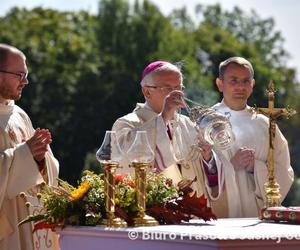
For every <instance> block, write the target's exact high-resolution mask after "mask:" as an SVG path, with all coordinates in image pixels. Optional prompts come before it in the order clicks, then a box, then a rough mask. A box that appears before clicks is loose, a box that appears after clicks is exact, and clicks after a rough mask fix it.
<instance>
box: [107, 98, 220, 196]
mask: <svg viewBox="0 0 300 250" xmlns="http://www.w3.org/2000/svg"><path fill="white" fill-rule="evenodd" d="M171 127H172V128H171V133H172V140H170V138H169V136H168V133H167V127H166V124H165V123H164V120H163V118H162V116H161V114H157V113H155V112H154V111H153V110H151V108H150V107H148V105H147V104H140V103H138V104H137V106H136V108H135V109H134V111H133V112H132V113H130V114H128V115H125V116H123V117H121V118H119V119H118V120H117V121H116V122H115V123H114V125H113V128H112V130H114V131H116V132H117V136H118V138H119V142H120V146H121V148H122V150H123V151H124V152H127V150H128V149H129V147H130V146H131V144H132V142H133V141H134V138H135V135H136V132H137V131H147V135H148V140H149V143H150V146H151V148H152V150H153V152H154V153H155V164H154V165H155V166H156V167H157V168H158V169H159V170H160V171H162V173H163V174H164V175H165V176H167V177H169V178H171V179H172V180H173V181H174V183H177V182H178V181H179V180H181V179H182V177H184V178H187V179H190V180H193V179H194V178H195V177H197V181H196V182H194V183H193V185H192V188H193V189H194V190H195V191H196V192H197V194H198V196H200V195H202V194H205V195H206V197H207V198H210V199H211V200H215V199H218V197H215V198H214V197H212V194H211V188H210V187H209V186H208V180H207V177H206V175H205V173H204V170H203V166H202V156H201V153H200V151H199V148H198V147H197V146H195V145H196V144H197V132H196V130H195V124H194V123H193V122H191V121H190V119H189V118H188V117H186V116H184V115H179V114H176V115H175V118H174V121H172V122H171ZM179 158H180V159H181V160H183V162H184V163H183V164H181V172H180V171H179V169H178V166H177V163H178V159H179ZM216 161H217V167H218V173H219V183H220V185H219V194H220V193H221V189H222V186H223V180H222V179H221V176H222V174H221V163H220V162H219V161H218V159H217V158H216ZM181 162H182V161H181ZM121 165H122V166H123V168H122V169H118V171H119V172H127V173H128V172H133V170H132V169H131V168H129V167H128V165H129V162H128V160H127V158H126V157H124V158H123V162H122V163H121Z"/></svg>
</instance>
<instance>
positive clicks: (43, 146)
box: [26, 128, 52, 161]
mask: <svg viewBox="0 0 300 250" xmlns="http://www.w3.org/2000/svg"><path fill="white" fill-rule="evenodd" d="M51 142H52V138H51V133H50V131H49V130H48V129H40V128H37V129H36V130H35V132H34V135H33V136H32V137H31V138H30V139H28V140H27V141H26V143H27V145H28V147H29V149H30V151H31V153H32V156H33V158H34V159H35V160H36V161H42V160H43V159H44V158H45V153H46V152H47V150H48V145H49V144H50V143H51Z"/></svg>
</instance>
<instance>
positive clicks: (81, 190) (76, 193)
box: [71, 182, 91, 201]
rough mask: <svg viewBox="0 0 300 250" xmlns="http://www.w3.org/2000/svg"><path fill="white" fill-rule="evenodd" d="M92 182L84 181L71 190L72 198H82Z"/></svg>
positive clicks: (74, 199) (76, 199) (75, 199)
mask: <svg viewBox="0 0 300 250" xmlns="http://www.w3.org/2000/svg"><path fill="white" fill-rule="evenodd" d="M90 187H91V186H90V184H89V183H88V182H82V183H81V184H80V186H79V187H78V188H77V189H75V190H73V191H72V192H71V198H72V200H73V201H78V200H80V199H81V198H82V197H83V196H84V195H85V194H86V192H87V191H89V189H90Z"/></svg>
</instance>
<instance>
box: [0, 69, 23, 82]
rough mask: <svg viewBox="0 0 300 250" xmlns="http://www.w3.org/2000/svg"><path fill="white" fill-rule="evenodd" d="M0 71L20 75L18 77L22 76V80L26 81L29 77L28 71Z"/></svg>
mask: <svg viewBox="0 0 300 250" xmlns="http://www.w3.org/2000/svg"><path fill="white" fill-rule="evenodd" d="M0 72H2V73H7V74H12V75H15V76H18V77H20V81H24V80H25V79H27V77H28V72H26V73H25V72H18V73H17V72H11V71H6V70H0Z"/></svg>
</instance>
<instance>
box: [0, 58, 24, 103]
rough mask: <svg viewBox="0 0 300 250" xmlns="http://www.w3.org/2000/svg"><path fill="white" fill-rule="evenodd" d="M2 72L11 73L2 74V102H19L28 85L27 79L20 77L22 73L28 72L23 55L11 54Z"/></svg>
mask: <svg viewBox="0 0 300 250" xmlns="http://www.w3.org/2000/svg"><path fill="white" fill-rule="evenodd" d="M0 71H7V72H10V73H7V72H0V102H1V103H6V102H7V100H19V99H20V98H21V95H22V90H23V88H24V87H25V86H26V85H27V84H28V80H27V78H22V77H21V76H20V73H21V74H22V73H27V72H28V70H27V66H26V62H25V58H23V56H22V55H21V54H16V53H10V54H9V56H8V60H7V64H6V65H5V68H1V69H0ZM18 74H19V75H18Z"/></svg>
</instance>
